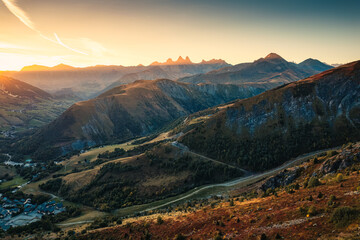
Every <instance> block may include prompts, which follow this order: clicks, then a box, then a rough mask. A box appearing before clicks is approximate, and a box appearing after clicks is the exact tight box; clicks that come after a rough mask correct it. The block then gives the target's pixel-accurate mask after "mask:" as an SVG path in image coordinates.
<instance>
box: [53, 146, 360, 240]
mask: <svg viewBox="0 0 360 240" xmlns="http://www.w3.org/2000/svg"><path fill="white" fill-rule="evenodd" d="M359 150H360V144H359V143H355V144H348V145H346V146H344V147H343V148H342V149H340V150H338V151H329V152H328V153H327V154H321V155H318V156H317V157H314V158H312V159H309V160H308V161H306V162H304V163H302V164H300V165H298V166H296V167H291V168H288V169H286V170H284V171H283V172H281V173H279V174H277V175H275V176H271V177H269V178H267V179H265V180H262V181H260V182H258V183H256V184H253V185H251V186H247V187H242V188H234V189H232V190H230V191H228V192H226V193H224V194H223V195H222V196H220V197H219V196H212V197H209V198H206V199H195V200H193V201H187V202H186V203H183V204H178V205H173V206H172V207H169V208H167V209H164V210H162V211H158V212H157V213H155V212H151V211H150V212H148V214H149V216H146V215H145V216H137V217H134V218H129V219H123V221H122V224H119V223H116V222H115V221H114V220H112V218H111V217H108V218H99V219H97V220H96V221H95V222H94V223H93V224H89V225H87V226H86V227H85V228H77V227H72V228H68V230H70V229H71V230H75V232H76V236H77V237H78V238H79V239H124V238H129V237H131V238H132V239H253V240H258V239H299V240H300V239H303V240H305V239H320V240H325V239H326V240H328V239H333V240H335V239H357V237H358V233H359V229H358V227H359V223H360V211H359V207H360V205H359V201H358V197H357V196H358V195H359V193H360V192H359V179H360V175H359V169H360V162H359V156H360V152H359ZM340 162H341V163H342V165H341V166H340V167H339V165H338V164H337V163H340ZM324 166H334V168H333V170H332V171H331V172H330V173H329V172H324V170H323V169H324ZM295 173H296V174H295ZM283 176H285V177H289V176H291V178H290V177H289V178H288V179H290V180H288V181H287V182H286V183H284V184H281V185H278V186H277V187H274V188H264V186H265V185H266V184H267V183H269V182H274V179H281V177H283ZM100 223H102V224H100ZM94 228H99V229H95V230H93V229H94ZM81 229H86V230H87V231H83V232H82V233H80V230H81ZM54 237H55V236H54Z"/></svg>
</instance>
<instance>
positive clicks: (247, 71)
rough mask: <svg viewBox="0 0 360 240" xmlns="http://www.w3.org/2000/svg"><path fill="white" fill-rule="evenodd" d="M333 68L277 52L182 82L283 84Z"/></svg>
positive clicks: (191, 77)
mask: <svg viewBox="0 0 360 240" xmlns="http://www.w3.org/2000/svg"><path fill="white" fill-rule="evenodd" d="M330 68H332V67H331V66H329V65H325V64H323V63H321V62H319V61H318V60H313V59H309V60H306V61H304V62H302V63H300V64H295V63H291V62H288V61H286V60H285V59H283V58H282V57H280V56H279V55H277V54H275V53H270V54H269V55H267V56H266V57H265V58H260V59H258V60H256V61H254V62H253V63H242V64H238V65H234V66H230V67H225V68H221V69H218V70H214V71H211V72H208V73H205V74H198V75H194V76H189V77H184V78H180V79H178V81H180V82H188V83H196V84H197V83H223V84H225V83H231V84H241V83H254V82H257V83H269V82H270V83H275V84H277V85H281V84H284V83H289V82H293V81H297V80H300V79H303V78H306V77H309V76H311V75H314V74H317V73H319V72H322V71H325V70H328V69H330Z"/></svg>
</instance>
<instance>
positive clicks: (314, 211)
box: [307, 206, 317, 217]
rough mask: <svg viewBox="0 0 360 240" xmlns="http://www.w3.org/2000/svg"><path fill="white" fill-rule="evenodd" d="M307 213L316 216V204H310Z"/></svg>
mask: <svg viewBox="0 0 360 240" xmlns="http://www.w3.org/2000/svg"><path fill="white" fill-rule="evenodd" d="M307 214H308V216H309V217H311V216H315V215H316V214H317V210H316V208H315V207H314V206H310V207H309V210H308V212H307Z"/></svg>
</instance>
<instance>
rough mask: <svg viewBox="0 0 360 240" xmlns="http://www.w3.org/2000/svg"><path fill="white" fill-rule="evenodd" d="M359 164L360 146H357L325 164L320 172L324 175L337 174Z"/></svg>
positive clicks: (345, 150) (342, 152)
mask: <svg viewBox="0 0 360 240" xmlns="http://www.w3.org/2000/svg"><path fill="white" fill-rule="evenodd" d="M359 162H360V145H359V144H356V145H354V146H352V147H351V148H347V149H344V150H343V151H341V152H340V153H339V154H337V155H335V156H333V157H331V158H329V159H327V160H326V161H325V162H323V163H322V164H321V166H320V168H319V172H321V173H323V174H327V173H335V172H336V171H339V170H343V169H345V168H347V167H350V166H352V165H354V164H357V163H359Z"/></svg>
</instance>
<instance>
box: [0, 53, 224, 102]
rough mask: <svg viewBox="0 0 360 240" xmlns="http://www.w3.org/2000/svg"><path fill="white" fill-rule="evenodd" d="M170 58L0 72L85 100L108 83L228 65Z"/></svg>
mask: <svg viewBox="0 0 360 240" xmlns="http://www.w3.org/2000/svg"><path fill="white" fill-rule="evenodd" d="M170 62H171V64H158V65H149V66H143V65H138V66H129V67H124V66H115V65H114V66H105V65H98V66H91V67H83V68H77V67H72V66H68V65H65V64H59V65H57V66H54V67H46V66H41V65H32V66H26V67H24V68H23V69H22V70H21V71H2V72H0V74H2V75H5V76H8V77H13V78H16V79H20V80H21V81H24V82H27V83H29V84H31V85H33V86H36V87H39V88H41V89H44V90H45V91H47V92H50V93H52V94H55V95H58V93H57V92H58V91H62V89H71V91H73V92H74V93H75V94H77V96H78V97H80V98H81V99H84V100H87V99H89V98H93V97H95V96H97V95H98V94H101V93H103V92H105V91H106V90H108V89H111V88H112V87H115V86H118V85H121V84H127V83H131V82H134V81H136V80H155V79H160V78H167V79H171V80H175V79H178V78H181V77H185V76H190V75H193V74H200V73H206V72H208V71H212V70H215V69H218V68H222V67H224V66H229V64H227V63H226V62H225V61H223V60H214V59H213V60H210V61H202V62H201V63H195V64H194V63H192V62H191V61H190V59H189V58H188V57H187V58H185V59H183V58H182V57H179V59H178V60H177V61H176V62H174V61H172V60H171V61H169V63H170Z"/></svg>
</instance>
